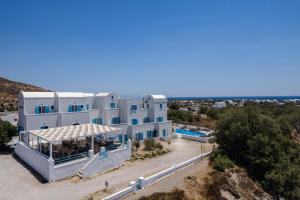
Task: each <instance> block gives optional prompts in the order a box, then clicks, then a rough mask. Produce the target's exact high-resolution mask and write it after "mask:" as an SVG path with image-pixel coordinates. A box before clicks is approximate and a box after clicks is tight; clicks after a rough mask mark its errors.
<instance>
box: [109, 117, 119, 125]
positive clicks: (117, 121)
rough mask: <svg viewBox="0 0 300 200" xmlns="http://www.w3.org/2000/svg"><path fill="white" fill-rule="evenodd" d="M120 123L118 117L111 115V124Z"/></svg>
mask: <svg viewBox="0 0 300 200" xmlns="http://www.w3.org/2000/svg"><path fill="white" fill-rule="evenodd" d="M120 123H121V119H120V117H113V118H112V119H111V124H120Z"/></svg>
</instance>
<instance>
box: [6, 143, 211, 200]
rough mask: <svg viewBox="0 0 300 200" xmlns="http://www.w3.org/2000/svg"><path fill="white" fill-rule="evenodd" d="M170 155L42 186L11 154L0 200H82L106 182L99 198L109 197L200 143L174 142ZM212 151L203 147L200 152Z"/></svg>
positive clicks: (191, 152)
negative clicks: (85, 178) (85, 177)
mask: <svg viewBox="0 0 300 200" xmlns="http://www.w3.org/2000/svg"><path fill="white" fill-rule="evenodd" d="M171 145H172V149H173V151H172V152H170V153H168V154H166V155H163V156H161V157H158V158H154V159H149V160H143V161H136V162H133V163H130V162H126V164H125V165H124V166H122V167H120V168H119V169H116V170H112V171H110V172H107V173H104V174H100V175H97V176H94V177H92V178H90V179H87V180H80V179H78V178H75V177H74V178H70V179H67V180H63V181H58V182H53V183H42V182H41V181H40V180H39V178H38V177H39V176H38V175H36V174H35V173H34V172H32V171H30V170H29V169H28V168H27V167H26V165H24V164H22V162H20V161H18V160H17V159H15V158H13V157H12V155H10V154H2V155H0V194H1V196H0V199H22V200H24V199H25V200H26V199H39V200H40V199H81V198H83V197H86V196H87V195H89V194H92V193H94V192H97V191H101V190H103V189H104V182H105V180H107V181H108V182H109V192H106V193H104V192H99V193H98V194H97V196H98V197H99V198H102V197H105V196H108V195H109V194H110V193H112V192H116V191H118V190H120V189H123V188H124V187H126V186H128V184H129V182H130V181H132V180H135V179H136V178H137V177H139V176H145V177H147V176H149V175H152V174H154V173H157V172H158V171H161V170H163V169H166V168H168V167H170V166H171V165H173V164H175V163H180V162H183V161H185V160H187V159H190V158H192V157H194V156H196V155H199V153H200V143H198V142H194V141H187V140H183V139H180V138H178V139H175V140H173V141H172V144H171ZM210 149H211V145H209V144H204V145H203V152H207V151H209V150H210Z"/></svg>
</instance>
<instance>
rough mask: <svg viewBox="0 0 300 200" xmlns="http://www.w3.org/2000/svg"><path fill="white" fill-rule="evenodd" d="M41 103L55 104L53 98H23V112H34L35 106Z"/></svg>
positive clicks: (46, 104)
mask: <svg viewBox="0 0 300 200" xmlns="http://www.w3.org/2000/svg"><path fill="white" fill-rule="evenodd" d="M41 104H43V105H45V106H55V98H25V99H24V113H25V114H35V107H36V106H38V105H41ZM54 109H56V108H54Z"/></svg>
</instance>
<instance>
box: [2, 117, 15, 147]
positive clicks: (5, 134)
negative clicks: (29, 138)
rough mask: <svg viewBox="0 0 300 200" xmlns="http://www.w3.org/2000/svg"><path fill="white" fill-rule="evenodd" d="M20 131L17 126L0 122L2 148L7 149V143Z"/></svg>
mask: <svg viewBox="0 0 300 200" xmlns="http://www.w3.org/2000/svg"><path fill="white" fill-rule="evenodd" d="M17 133H18V130H17V128H16V127H15V126H13V125H12V124H11V123H9V122H7V121H2V120H0V148H1V149H2V148H5V147H7V143H9V142H10V141H11V139H12V138H13V137H14V136H16V135H17Z"/></svg>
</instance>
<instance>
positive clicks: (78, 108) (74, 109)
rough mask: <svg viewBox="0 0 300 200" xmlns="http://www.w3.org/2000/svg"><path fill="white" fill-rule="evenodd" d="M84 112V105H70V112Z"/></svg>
mask: <svg viewBox="0 0 300 200" xmlns="http://www.w3.org/2000/svg"><path fill="white" fill-rule="evenodd" d="M82 110H83V105H76V104H73V105H69V107H68V112H80V111H82Z"/></svg>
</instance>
